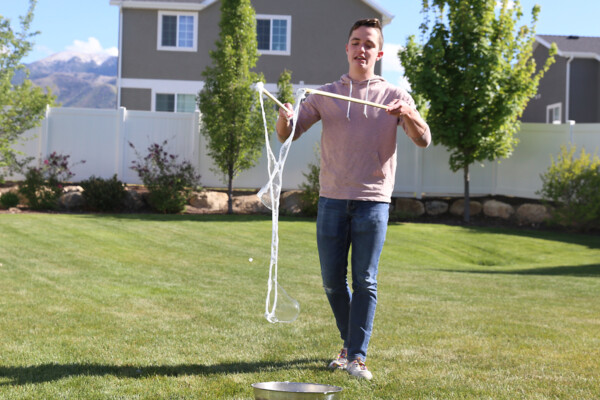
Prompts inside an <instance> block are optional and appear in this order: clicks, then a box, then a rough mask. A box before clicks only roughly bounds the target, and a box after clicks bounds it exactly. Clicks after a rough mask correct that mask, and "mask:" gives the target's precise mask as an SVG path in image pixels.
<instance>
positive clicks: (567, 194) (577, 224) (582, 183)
mask: <svg viewBox="0 0 600 400" xmlns="http://www.w3.org/2000/svg"><path fill="white" fill-rule="evenodd" d="M575 150H576V147H575V146H572V147H571V148H570V149H567V148H566V147H565V146H563V147H561V153H560V154H559V155H558V158H557V160H556V161H555V160H554V158H552V165H551V166H550V167H549V168H548V170H547V171H546V172H545V173H544V174H542V175H541V178H542V184H543V186H542V189H541V190H540V191H538V194H540V195H541V196H542V197H543V199H544V200H545V201H546V202H548V201H550V202H552V203H553V205H554V210H553V211H552V219H551V222H553V223H556V224H559V225H562V226H566V227H570V228H573V229H576V230H582V231H587V230H590V229H593V228H600V159H599V158H598V157H597V156H594V157H593V158H592V157H591V156H590V155H589V154H586V152H585V149H582V150H581V154H580V156H579V158H576V157H575Z"/></svg>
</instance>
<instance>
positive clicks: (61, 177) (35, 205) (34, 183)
mask: <svg viewBox="0 0 600 400" xmlns="http://www.w3.org/2000/svg"><path fill="white" fill-rule="evenodd" d="M84 162H85V161H80V163H84ZM74 175H75V174H73V173H72V172H71V170H70V169H69V156H68V155H62V154H58V153H56V152H53V153H52V154H50V155H49V156H48V158H47V159H45V160H44V162H43V163H42V165H41V166H40V167H29V168H27V171H26V172H25V180H24V181H23V184H22V185H21V187H20V188H19V192H20V193H21V194H22V195H23V196H25V198H26V199H27V202H28V203H29V207H30V208H31V209H33V210H55V209H56V208H58V199H59V197H60V196H61V194H62V189H63V183H64V182H66V181H68V180H69V179H70V178H72V177H73V176H74Z"/></svg>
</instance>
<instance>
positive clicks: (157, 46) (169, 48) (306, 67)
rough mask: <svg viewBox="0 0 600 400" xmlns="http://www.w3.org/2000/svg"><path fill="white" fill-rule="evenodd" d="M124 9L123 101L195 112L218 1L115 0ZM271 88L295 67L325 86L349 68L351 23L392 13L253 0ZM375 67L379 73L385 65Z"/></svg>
mask: <svg viewBox="0 0 600 400" xmlns="http://www.w3.org/2000/svg"><path fill="white" fill-rule="evenodd" d="M110 4H111V5H115V6H118V7H119V10H120V12H119V72H118V80H117V86H118V101H117V103H118V106H123V107H126V108H127V109H130V110H151V111H175V112H188V111H194V109H195V107H196V102H195V97H196V94H197V93H198V92H199V91H200V90H201V89H202V85H203V82H202V72H203V71H204V70H205V69H206V67H207V66H209V65H210V64H211V63H212V59H211V58H210V56H209V51H210V50H212V49H214V48H215V42H216V40H217V39H218V36H219V26H218V25H219V21H220V18H221V13H220V6H221V5H220V1H218V0H110ZM252 5H253V7H254V9H255V11H256V19H257V40H258V44H259V46H258V47H259V52H260V53H261V56H260V58H259V60H258V63H257V66H256V70H257V71H259V72H262V73H263V74H264V76H265V79H266V81H267V88H269V89H272V88H273V87H272V86H271V85H269V84H274V83H276V82H277V79H278V78H279V74H280V73H281V72H282V71H283V70H284V69H288V70H290V71H292V81H293V83H294V84H298V83H300V84H302V85H307V86H314V85H321V84H324V83H328V82H332V81H335V80H337V79H338V78H339V77H340V76H341V75H342V74H343V73H345V72H347V70H348V63H347V61H346V54H345V48H344V45H345V43H346V40H347V36H348V30H349V29H350V27H351V25H352V23H354V21H356V20H358V19H360V18H373V17H377V18H379V19H381V20H382V23H383V24H387V23H389V22H390V21H391V19H392V18H393V17H392V16H391V15H390V14H389V13H387V12H386V11H385V10H383V9H382V8H381V7H379V6H378V5H377V4H376V3H375V2H374V1H372V0H326V1H323V0H302V1H291V0H252ZM376 72H377V73H378V74H381V64H379V65H378V66H377V70H376Z"/></svg>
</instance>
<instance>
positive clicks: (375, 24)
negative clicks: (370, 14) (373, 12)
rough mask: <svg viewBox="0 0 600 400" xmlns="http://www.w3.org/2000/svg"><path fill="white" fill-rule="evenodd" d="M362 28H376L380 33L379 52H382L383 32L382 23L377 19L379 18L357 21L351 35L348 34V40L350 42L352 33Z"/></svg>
mask: <svg viewBox="0 0 600 400" xmlns="http://www.w3.org/2000/svg"><path fill="white" fill-rule="evenodd" d="M361 26H366V27H369V28H375V29H377V30H378V31H379V50H381V49H382V48H383V30H382V29H381V22H379V19H377V18H364V19H359V20H358V21H356V22H355V23H354V25H352V28H351V29H350V33H348V40H350V37H351V36H352V32H354V31H355V30H357V29H358V28H360V27H361Z"/></svg>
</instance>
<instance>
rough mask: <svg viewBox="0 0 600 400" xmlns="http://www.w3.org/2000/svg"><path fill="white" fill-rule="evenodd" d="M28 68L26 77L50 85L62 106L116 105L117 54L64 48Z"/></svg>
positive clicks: (108, 106)
mask: <svg viewBox="0 0 600 400" xmlns="http://www.w3.org/2000/svg"><path fill="white" fill-rule="evenodd" d="M27 68H28V69H29V79H31V81H33V83H34V84H35V85H37V86H40V87H50V88H51V89H52V93H53V94H54V95H56V96H57V102H58V103H60V104H61V105H62V106H63V107H85V108H116V104H117V88H116V82H117V57H114V56H111V55H108V54H104V53H102V54H86V53H75V52H69V51H64V52H60V53H56V54H53V55H51V56H49V57H46V58H44V59H42V60H39V61H35V62H32V63H30V64H28V65H27ZM21 79H22V78H21Z"/></svg>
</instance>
